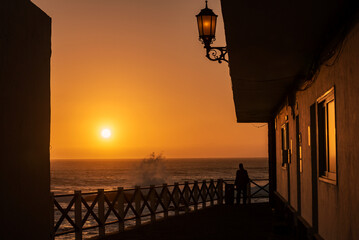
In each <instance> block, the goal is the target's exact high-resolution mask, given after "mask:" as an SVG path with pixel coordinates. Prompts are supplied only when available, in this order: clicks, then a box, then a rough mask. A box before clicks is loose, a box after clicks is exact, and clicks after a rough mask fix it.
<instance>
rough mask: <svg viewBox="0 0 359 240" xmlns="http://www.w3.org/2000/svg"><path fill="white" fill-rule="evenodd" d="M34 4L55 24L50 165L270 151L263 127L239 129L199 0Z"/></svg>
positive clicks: (216, 6)
mask: <svg viewBox="0 0 359 240" xmlns="http://www.w3.org/2000/svg"><path fill="white" fill-rule="evenodd" d="M33 2H34V3H35V4H37V5H38V6H39V7H40V8H41V9H43V10H44V11H45V12H46V13H47V14H48V15H50V16H51V17H52V23H53V24H52V31H53V34H52V52H53V54H52V65H51V95H52V96H51V97H52V100H51V104H52V105H51V106H52V109H51V111H52V115H51V117H52V119H51V121H52V122H51V124H52V126H51V158H52V159H58V158H143V157H145V156H147V155H148V154H149V153H151V152H153V151H154V152H162V153H163V154H164V155H165V156H166V157H169V158H170V157H258V156H266V155H267V128H266V127H263V128H256V127H254V126H253V125H252V124H238V123H236V118H235V110H234V103H233V99H232V89H231V82H230V77H229V69H228V64H227V63H222V64H218V63H215V62H210V61H209V60H207V59H206V58H205V57H204V55H205V50H204V49H203V45H201V43H200V42H199V41H198V33H197V28H196V19H195V15H196V14H197V13H198V12H199V11H200V9H202V8H203V7H204V0H203V1H202V0H176V1H175V0H33ZM209 7H210V8H212V9H213V10H214V12H215V13H216V14H218V15H219V21H218V29H217V41H216V42H215V44H214V45H216V46H225V40H224V30H223V21H222V16H221V14H220V13H221V11H220V1H219V0H210V1H209ZM255 125H261V124H255ZM103 127H108V128H109V129H111V130H112V136H111V138H109V139H107V140H104V139H102V138H101V137H100V131H101V129H102V128H103Z"/></svg>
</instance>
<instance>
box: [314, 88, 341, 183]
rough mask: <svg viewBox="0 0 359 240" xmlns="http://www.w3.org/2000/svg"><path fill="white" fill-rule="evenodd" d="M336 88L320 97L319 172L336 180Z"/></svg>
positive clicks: (322, 175)
mask: <svg viewBox="0 0 359 240" xmlns="http://www.w3.org/2000/svg"><path fill="white" fill-rule="evenodd" d="M336 145H337V143H336V127H335V99H334V88H332V89H331V90H330V91H328V92H327V93H326V94H324V96H322V97H321V98H319V99H318V151H319V174H320V176H321V177H326V178H329V179H331V180H336V172H337V147H336Z"/></svg>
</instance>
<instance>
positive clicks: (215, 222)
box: [106, 203, 292, 240]
mask: <svg viewBox="0 0 359 240" xmlns="http://www.w3.org/2000/svg"><path fill="white" fill-rule="evenodd" d="M291 235H292V234H291V232H290V231H289V229H288V228H287V227H286V226H285V224H284V223H281V222H280V221H279V220H278V219H277V218H276V217H274V216H273V213H272V210H271V208H270V206H269V204H266V203H263V204H251V205H246V206H242V205H240V206H227V205H222V206H214V207H211V208H207V209H205V210H200V211H198V212H191V213H188V214H184V215H181V216H177V217H170V218H169V219H167V220H165V221H158V222H156V223H155V224H147V225H144V226H141V227H139V228H135V229H132V230H128V231H126V232H123V233H120V234H117V235H113V236H108V237H107V238H106V239H108V240H117V239H129V240H134V239H136V240H142V239H156V240H160V239H171V240H175V239H193V240H194V239H196V240H198V239H206V240H207V239H213V240H214V239H218V240H221V239H243V240H250V239H261V240H262V239H271V240H272V239H273V240H274V239H276V240H282V239H283V240H285V239H288V240H289V239H292V238H291Z"/></svg>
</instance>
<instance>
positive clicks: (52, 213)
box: [50, 192, 55, 239]
mask: <svg viewBox="0 0 359 240" xmlns="http://www.w3.org/2000/svg"><path fill="white" fill-rule="evenodd" d="M54 199H55V194H54V193H53V192H51V193H50V206H51V208H50V228H51V229H50V231H51V239H55V232H54V231H55V228H54V227H55V208H54Z"/></svg>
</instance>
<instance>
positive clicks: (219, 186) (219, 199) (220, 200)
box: [217, 179, 223, 205]
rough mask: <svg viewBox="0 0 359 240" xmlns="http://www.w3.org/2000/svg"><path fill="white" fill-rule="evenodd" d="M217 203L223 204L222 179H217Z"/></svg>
mask: <svg viewBox="0 0 359 240" xmlns="http://www.w3.org/2000/svg"><path fill="white" fill-rule="evenodd" d="M217 192H218V200H217V201H218V204H219V205H222V204H223V179H218V180H217Z"/></svg>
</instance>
